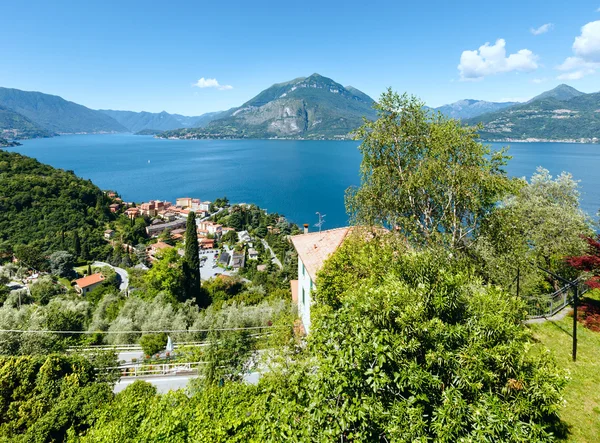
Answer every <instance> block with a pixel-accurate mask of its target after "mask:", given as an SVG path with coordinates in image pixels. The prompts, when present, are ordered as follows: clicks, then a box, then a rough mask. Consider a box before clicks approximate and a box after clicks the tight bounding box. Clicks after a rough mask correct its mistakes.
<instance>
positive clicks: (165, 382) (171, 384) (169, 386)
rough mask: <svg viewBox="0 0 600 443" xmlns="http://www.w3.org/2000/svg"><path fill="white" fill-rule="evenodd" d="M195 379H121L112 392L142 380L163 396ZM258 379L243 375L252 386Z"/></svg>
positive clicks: (254, 374) (257, 375) (187, 376)
mask: <svg viewBox="0 0 600 443" xmlns="http://www.w3.org/2000/svg"><path fill="white" fill-rule="evenodd" d="M196 377H198V376H197V375H196V374H181V375H165V376H159V377H123V378H121V380H119V381H118V382H117V383H116V384H115V387H114V389H113V392H114V393H115V394H116V393H118V392H121V391H122V390H123V389H125V388H126V387H127V386H129V385H130V384H132V383H133V382H135V381H137V380H143V381H146V382H148V383H150V384H152V385H154V386H156V390H157V392H159V393H161V394H164V393H166V392H169V391H176V390H178V389H185V388H186V386H187V384H188V383H189V381H190V380H191V379H193V378H196ZM259 378H260V373H259V372H251V373H250V374H246V375H244V381H246V383H251V384H253V385H255V384H257V383H258V379H259Z"/></svg>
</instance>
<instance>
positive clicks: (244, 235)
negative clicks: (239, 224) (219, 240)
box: [237, 231, 252, 243]
mask: <svg viewBox="0 0 600 443" xmlns="http://www.w3.org/2000/svg"><path fill="white" fill-rule="evenodd" d="M237 235H238V241H239V242H240V243H248V242H251V241H252V237H251V236H250V234H249V233H248V231H240V232H238V233H237Z"/></svg>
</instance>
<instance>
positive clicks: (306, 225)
mask: <svg viewBox="0 0 600 443" xmlns="http://www.w3.org/2000/svg"><path fill="white" fill-rule="evenodd" d="M304 233H305V234H308V223H304Z"/></svg>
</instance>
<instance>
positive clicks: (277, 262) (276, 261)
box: [260, 238, 283, 269]
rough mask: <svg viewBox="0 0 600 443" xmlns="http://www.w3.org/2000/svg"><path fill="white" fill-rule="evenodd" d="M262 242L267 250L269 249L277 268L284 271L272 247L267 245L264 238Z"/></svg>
mask: <svg viewBox="0 0 600 443" xmlns="http://www.w3.org/2000/svg"><path fill="white" fill-rule="evenodd" d="M260 241H261V242H262V244H263V246H264V247H265V249H267V250H268V251H269V252H270V253H271V260H273V263H275V264H276V265H277V266H279V269H283V265H282V264H281V262H280V261H279V259H278V258H277V256H276V255H275V253H274V252H273V250H272V249H271V246H269V244H268V243H267V241H266V240H265V239H262V238H261V239H260Z"/></svg>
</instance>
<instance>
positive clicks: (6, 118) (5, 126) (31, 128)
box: [0, 106, 53, 146]
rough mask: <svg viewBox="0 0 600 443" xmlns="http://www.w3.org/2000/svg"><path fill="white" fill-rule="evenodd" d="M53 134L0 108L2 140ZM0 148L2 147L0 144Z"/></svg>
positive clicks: (20, 116)
mask: <svg viewBox="0 0 600 443" xmlns="http://www.w3.org/2000/svg"><path fill="white" fill-rule="evenodd" d="M52 135H53V134H52V133H51V132H49V131H47V130H45V129H43V128H40V127H39V126H38V125H36V124H35V123H34V122H32V121H31V120H29V119H28V118H27V117H25V116H23V115H21V114H19V113H17V112H15V111H13V110H12V109H8V108H5V107H3V106H0V137H1V138H3V139H5V140H6V139H8V140H13V139H27V138H36V137H50V136H52ZM0 146H2V145H1V144H0Z"/></svg>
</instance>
